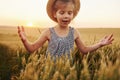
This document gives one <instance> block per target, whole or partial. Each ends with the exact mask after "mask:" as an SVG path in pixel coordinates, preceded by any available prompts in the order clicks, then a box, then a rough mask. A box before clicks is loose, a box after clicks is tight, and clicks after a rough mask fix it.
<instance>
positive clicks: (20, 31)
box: [18, 26, 26, 42]
mask: <svg viewBox="0 0 120 80" xmlns="http://www.w3.org/2000/svg"><path fill="white" fill-rule="evenodd" d="M18 34H19V37H20V38H21V40H22V41H23V42H25V41H26V34H25V30H24V27H23V26H18Z"/></svg>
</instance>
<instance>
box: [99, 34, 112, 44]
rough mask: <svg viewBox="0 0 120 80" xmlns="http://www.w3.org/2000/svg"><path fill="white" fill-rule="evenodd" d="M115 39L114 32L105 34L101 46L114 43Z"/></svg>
mask: <svg viewBox="0 0 120 80" xmlns="http://www.w3.org/2000/svg"><path fill="white" fill-rule="evenodd" d="M113 40H114V38H113V34H110V35H107V36H105V37H104V38H103V39H101V40H100V42H99V43H100V45H101V46H105V45H109V44H112V41H113Z"/></svg>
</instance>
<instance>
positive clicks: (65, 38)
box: [18, 0, 114, 56]
mask: <svg viewBox="0 0 120 80" xmlns="http://www.w3.org/2000/svg"><path fill="white" fill-rule="evenodd" d="M79 9H80V1H79V0H48V4H47V13H48V16H49V17H50V18H51V19H52V20H53V21H55V22H57V25H55V26H53V27H52V28H48V29H46V30H44V31H43V32H42V33H41V35H40V37H39V39H38V40H37V41H35V42H34V43H32V44H31V43H29V41H28V40H27V38H26V35H25V31H24V28H23V27H20V26H18V34H19V36H20V38H21V40H22V42H23V44H24V46H25V48H26V49H27V50H28V51H29V52H34V51H35V50H37V49H38V48H40V47H41V46H42V45H43V44H44V43H45V42H46V41H48V48H47V51H46V52H47V53H50V54H51V55H52V56H61V55H63V54H67V55H70V51H72V50H73V47H74V42H75V43H76V45H77V47H78V49H79V50H80V51H81V52H82V53H84V54H85V53H88V52H91V51H94V50H96V49H98V48H100V47H102V46H105V45H109V44H111V43H112V41H113V40H114V39H113V35H112V34H111V35H108V36H106V37H104V38H103V39H101V40H100V41H99V42H98V43H96V44H95V45H92V46H89V47H88V46H85V45H84V44H83V42H82V41H81V38H80V34H79V32H78V30H76V29H74V28H72V27H71V26H69V24H70V22H71V21H72V20H73V19H74V18H75V16H76V15H77V13H78V11H79Z"/></svg>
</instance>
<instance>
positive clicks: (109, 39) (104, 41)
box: [75, 30, 114, 54]
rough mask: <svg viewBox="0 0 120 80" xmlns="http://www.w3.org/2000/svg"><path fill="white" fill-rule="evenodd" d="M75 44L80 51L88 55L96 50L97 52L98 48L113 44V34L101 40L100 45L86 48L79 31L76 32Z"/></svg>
mask: <svg viewBox="0 0 120 80" xmlns="http://www.w3.org/2000/svg"><path fill="white" fill-rule="evenodd" d="M75 37H76V38H75V43H76V45H77V47H78V49H79V50H80V51H81V52H82V53H84V54H86V53H88V52H92V51H94V50H97V49H98V48H100V47H102V46H105V45H109V44H111V43H112V41H113V40H114V39H113V34H111V35H108V36H105V37H104V38H103V39H101V40H100V41H99V42H98V43H96V44H94V45H92V46H85V45H84V43H83V42H82V41H81V39H80V34H79V32H78V31H77V30H75Z"/></svg>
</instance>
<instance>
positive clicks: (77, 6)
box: [46, 0, 80, 22]
mask: <svg viewBox="0 0 120 80" xmlns="http://www.w3.org/2000/svg"><path fill="white" fill-rule="evenodd" d="M55 1H56V0H48V3H47V7H46V10H47V14H48V16H49V17H50V19H52V20H53V21H55V22H57V19H56V18H55V17H54V15H53V11H54V10H53V5H54V3H55ZM74 4H75V9H74V12H73V13H74V14H73V18H75V16H76V15H77V14H78V12H79V9H80V0H74Z"/></svg>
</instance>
